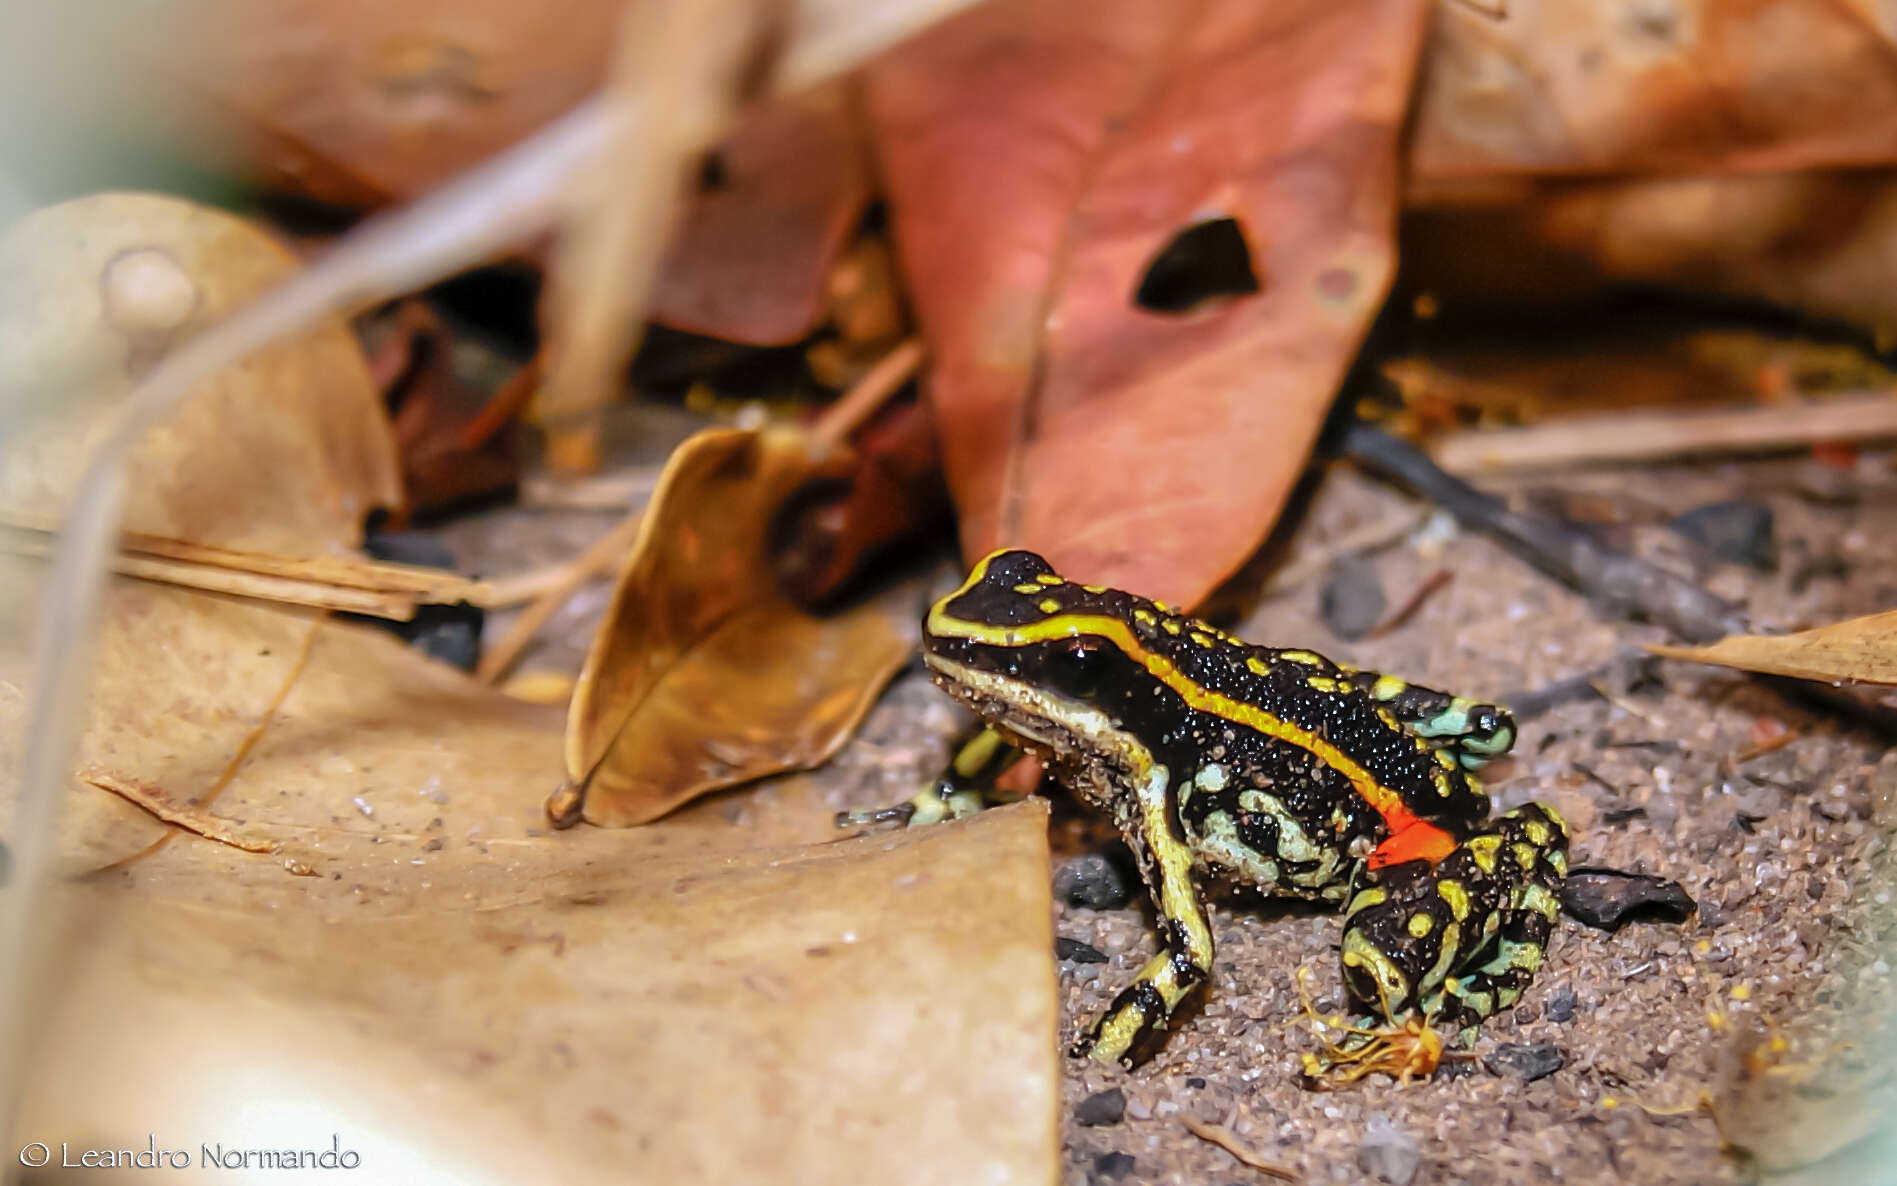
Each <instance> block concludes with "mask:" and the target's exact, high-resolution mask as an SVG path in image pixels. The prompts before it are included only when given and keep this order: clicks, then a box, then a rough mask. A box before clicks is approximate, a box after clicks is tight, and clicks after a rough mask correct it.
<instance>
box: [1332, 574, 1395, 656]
mask: <svg viewBox="0 0 1897 1186" xmlns="http://www.w3.org/2000/svg"><path fill="white" fill-rule="evenodd" d="M1387 604H1388V603H1387V602H1386V601H1385V600H1384V596H1383V581H1382V580H1381V579H1380V578H1379V577H1378V576H1377V568H1376V565H1374V564H1372V563H1370V562H1369V561H1368V560H1365V559H1363V558H1362V557H1358V556H1352V557H1348V558H1346V559H1343V560H1339V561H1338V562H1337V563H1336V564H1334V565H1332V566H1331V572H1330V576H1329V577H1327V578H1326V579H1325V581H1324V589H1323V592H1321V593H1319V594H1318V598H1317V608H1318V613H1320V614H1321V615H1323V618H1324V624H1325V625H1326V626H1329V627H1330V628H1331V633H1332V634H1335V635H1336V636H1337V637H1339V638H1341V639H1345V640H1346V641H1351V642H1354V641H1356V640H1357V639H1359V638H1362V637H1363V636H1364V635H1366V634H1368V633H1370V631H1371V630H1372V629H1374V628H1375V627H1376V624H1377V623H1378V622H1381V621H1382V620H1383V611H1384V609H1385V607H1386V605H1387Z"/></svg>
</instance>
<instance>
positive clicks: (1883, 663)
mask: <svg viewBox="0 0 1897 1186" xmlns="http://www.w3.org/2000/svg"><path fill="white" fill-rule="evenodd" d="M1647 649H1648V650H1649V651H1652V652H1653V653H1654V654H1656V655H1665V656H1666V657H1667V658H1669V659H1687V660H1691V661H1692V662H1695V663H1712V664H1715V665H1717V666H1720V667H1736V668H1738V669H1739V670H1741V671H1760V672H1765V673H1767V674H1770V675H1790V676H1796V677H1797V678H1799V679H1810V680H1822V681H1824V682H1826V683H1844V682H1847V681H1850V682H1858V683H1867V684H1897V610H1886V611H1884V612H1883V613H1881V614H1867V615H1866V616H1864V617H1862V618H1849V619H1847V620H1845V621H1842V622H1833V623H1832V624H1831V625H1829V626H1819V627H1817V628H1816V629H1812V630H1801V631H1799V632H1798V633H1797V634H1739V635H1734V636H1732V637H1730V638H1722V639H1720V640H1719V641H1718V642H1716V643H1713V644H1712V645H1711V646H1704V647H1674V646H1650V647H1648V648H1647Z"/></svg>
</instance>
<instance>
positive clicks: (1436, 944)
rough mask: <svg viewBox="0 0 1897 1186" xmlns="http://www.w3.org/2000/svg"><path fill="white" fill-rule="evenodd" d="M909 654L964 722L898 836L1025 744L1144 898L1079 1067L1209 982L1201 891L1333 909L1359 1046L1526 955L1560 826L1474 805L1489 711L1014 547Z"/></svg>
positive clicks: (1473, 1011)
mask: <svg viewBox="0 0 1897 1186" xmlns="http://www.w3.org/2000/svg"><path fill="white" fill-rule="evenodd" d="M923 658H924V659H925V661H926V663H927V665H928V668H929V671H930V674H931V676H932V677H933V679H934V681H935V683H936V684H937V685H938V686H940V687H941V688H942V689H943V690H944V691H945V692H947V693H948V694H949V695H950V696H951V697H952V698H954V699H955V700H957V701H959V702H960V703H962V704H963V705H965V706H966V707H968V708H969V709H972V710H973V712H974V713H975V715H976V717H977V718H978V719H979V721H980V723H981V729H980V732H978V733H977V734H976V736H975V738H974V740H973V741H972V742H971V743H970V744H969V745H968V746H966V747H964V749H963V750H962V752H961V753H959V754H957V755H956V757H955V759H954V760H953V761H952V762H951V766H950V770H949V772H948V773H947V774H946V775H945V776H944V777H943V778H942V779H941V780H940V781H939V782H937V783H936V784H935V785H934V786H933V787H931V788H930V789H929V790H926V791H924V792H923V793H922V794H921V795H919V796H917V797H916V799H915V800H913V801H912V802H911V803H910V804H908V805H904V808H902V809H893V810H901V811H903V813H904V814H905V815H906V817H907V819H908V822H909V823H910V824H912V825H915V824H920V823H929V822H935V821H938V820H941V819H944V818H948V817H951V816H956V815H964V814H967V813H968V812H970V811H972V810H977V809H979V807H980V806H982V805H983V804H982V803H981V802H980V800H981V799H982V797H983V787H984V786H986V785H987V784H989V783H991V782H992V780H993V778H994V777H995V776H996V775H997V774H998V773H999V772H1000V771H1001V770H1003V769H1005V768H1006V766H1007V765H1009V764H1010V762H1011V759H1012V758H1013V757H1017V756H1019V755H1020V754H1021V753H1022V752H1027V753H1033V754H1035V755H1036V756H1039V757H1040V758H1041V759H1042V760H1043V762H1044V764H1045V768H1046V769H1047V771H1048V772H1049V773H1050V774H1051V776H1052V777H1053V778H1054V780H1055V781H1057V782H1059V783H1061V784H1063V785H1065V786H1066V787H1067V788H1069V789H1070V790H1071V791H1073V792H1074V793H1075V794H1076V795H1077V796H1078V797H1079V798H1080V799H1082V800H1084V801H1086V802H1088V803H1090V804H1092V805H1093V806H1094V807H1096V808H1098V809H1100V810H1102V811H1103V812H1105V813H1106V814H1107V815H1108V816H1109V817H1110V818H1111V819H1112V821H1113V823H1114V824H1115V826H1116V827H1117V829H1118V830H1119V832H1120V834H1121V836H1122V837H1123V838H1124V839H1125V841H1126V844H1127V846H1128V847H1129V848H1130V849H1131V850H1132V853H1133V856H1134V860H1135V863H1136V864H1137V866H1138V868H1139V872H1140V875H1141V878H1142V880H1143V882H1144V884H1145V888H1146V890H1147V892H1148V893H1149V895H1150V896H1151V899H1152V902H1153V905H1154V908H1155V910H1156V912H1157V916H1158V931H1159V948H1160V949H1159V952H1158V954H1157V955H1155V956H1154V957H1152V959H1151V960H1150V961H1149V962H1147V963H1146V964H1145V966H1143V967H1142V968H1140V969H1139V971H1138V972H1137V973H1136V975H1135V976H1134V978H1133V980H1132V982H1131V983H1130V984H1128V985H1127V986H1126V987H1125V988H1124V989H1122V990H1121V991H1120V992H1119V993H1118V994H1117V995H1116V996H1115V997H1114V998H1113V1000H1112V1002H1111V1004H1109V1005H1108V1007H1107V1009H1106V1011H1105V1012H1104V1013H1102V1014H1101V1015H1100V1016H1099V1017H1098V1018H1097V1019H1096V1020H1095V1021H1093V1022H1092V1024H1091V1025H1089V1026H1087V1027H1086V1028H1085V1029H1084V1031H1083V1032H1082V1033H1081V1035H1080V1036H1079V1037H1078V1038H1077V1039H1076V1040H1075V1041H1074V1042H1073V1044H1072V1046H1071V1047H1070V1053H1072V1054H1073V1055H1075V1056H1076V1057H1091V1058H1094V1059H1097V1060H1100V1061H1103V1062H1108V1063H1120V1064H1122V1065H1126V1066H1132V1065H1134V1064H1135V1062H1136V1061H1137V1060H1138V1059H1139V1058H1140V1057H1141V1056H1142V1055H1143V1054H1145V1053H1149V1052H1151V1051H1152V1050H1153V1049H1155V1048H1156V1047H1157V1046H1159V1045H1161V1044H1163V1042H1164V1039H1165V1037H1166V1036H1167V1033H1168V1031H1169V1028H1170V1025H1171V1023H1172V1021H1173V1019H1174V1017H1175V1015H1176V1014H1178V1012H1179V1010H1180V1008H1181V1006H1182V1005H1183V1004H1184V1003H1185V1002H1186V1001H1187V1000H1188V999H1190V998H1191V997H1192V995H1193V994H1194V993H1195V992H1198V991H1201V990H1202V989H1203V987H1204V986H1205V985H1206V983H1207V981H1208V980H1209V979H1210V978H1211V974H1212V969H1213V934H1212V928H1211V924H1210V920H1209V916H1208V912H1207V905H1206V900H1205V896H1204V894H1203V892H1202V887H1203V886H1205V885H1220V886H1225V887H1230V888H1235V889H1244V890H1252V891H1257V892H1259V893H1262V894H1265V895H1268V896H1290V897H1297V898H1304V899H1309V900H1313V901H1317V902H1321V903H1327V904H1331V905H1333V906H1336V907H1341V909H1342V912H1343V924H1342V925H1343V931H1342V939H1341V943H1340V960H1341V964H1342V970H1343V980H1344V984H1345V987H1346V989H1347V994H1348V997H1349V999H1350V1000H1352V1001H1354V1002H1356V1003H1358V1004H1360V1005H1361V1006H1363V1008H1364V1011H1365V1014H1366V1016H1368V1017H1371V1018H1380V1019H1381V1022H1382V1025H1383V1028H1381V1029H1377V1030H1370V1029H1357V1030H1354V1031H1352V1032H1354V1033H1357V1034H1361V1035H1365V1036H1366V1037H1367V1038H1368V1039H1370V1040H1372V1041H1373V1043H1374V1044H1376V1045H1378V1046H1379V1048H1381V1047H1382V1046H1383V1045H1384V1044H1385V1043H1387V1042H1388V1040H1389V1038H1390V1036H1391V1035H1393V1034H1401V1033H1403V1032H1408V1033H1410V1034H1412V1035H1414V1034H1417V1033H1419V1032H1422V1031H1424V1030H1426V1029H1428V1027H1431V1026H1434V1025H1437V1024H1448V1025H1457V1026H1462V1027H1465V1028H1466V1029H1472V1028H1473V1027H1474V1026H1476V1025H1479V1024H1480V1022H1481V1021H1482V1020H1484V1019H1486V1018H1488V1017H1490V1016H1492V1015H1493V1014H1495V1013H1496V1012H1498V1011H1499V1010H1502V1009H1506V1008H1509V1007H1511V1006H1512V1005H1513V1004H1514V1003H1515V1002H1516V1001H1517V1000H1519V999H1520V997H1521V995H1522V994H1523V992H1524V991H1525V990H1526V989H1527V987H1528V986H1529V984H1530V982H1531V981H1532V979H1533V978H1534V976H1535V973H1536V972H1537V970H1538V969H1539V968H1540V966H1541V964H1542V962H1543V959H1544V956H1545V954H1546V950H1547V946H1548V943H1549V940H1550V938H1551V936H1552V934H1553V931H1554V925H1555V921H1556V918H1557V915H1558V913H1559V909H1560V906H1559V896H1558V895H1559V888H1560V884H1561V881H1562V878H1563V877H1564V876H1565V875H1566V872H1567V845H1568V839H1569V838H1568V828H1567V825H1566V823H1565V821H1564V820H1563V819H1562V818H1561V816H1560V815H1559V814H1558V813H1557V812H1556V811H1555V810H1554V808H1552V807H1550V806H1547V805H1545V804H1539V803H1529V804H1525V805H1523V806H1521V807H1518V808H1515V809H1514V810H1512V811H1509V812H1506V813H1504V814H1501V815H1499V816H1493V815H1492V812H1491V810H1490V803H1489V798H1488V795H1487V793H1486V791H1485V790H1484V789H1483V787H1482V784H1481V783H1480V781H1479V780H1478V778H1477V776H1476V772H1477V771H1478V770H1480V769H1481V768H1482V767H1483V766H1484V765H1486V764H1487V763H1488V762H1490V761H1492V760H1494V759H1496V758H1498V757H1501V756H1502V755H1504V754H1506V753H1507V752H1508V751H1509V749H1510V748H1511V747H1512V746H1513V744H1514V740H1515V736H1516V733H1517V729H1516V725H1515V722H1514V719H1513V717H1512V716H1511V715H1510V714H1509V713H1508V711H1507V710H1506V709H1505V708H1503V707H1502V706H1500V705H1498V704H1495V703H1491V702H1487V701H1483V700H1478V699H1475V698H1470V697H1464V696H1459V695H1455V694H1452V693H1448V692H1442V691H1438V690H1436V689H1433V688H1429V687H1425V686H1422V685H1418V684H1412V683H1410V682H1408V681H1407V680H1404V679H1401V678H1398V677H1395V676H1391V675H1387V674H1382V673H1378V672H1373V671H1364V670H1358V669H1356V668H1354V667H1351V666H1349V665H1347V664H1343V663H1337V662H1333V661H1331V660H1330V659H1327V658H1324V657H1323V656H1322V655H1319V654H1318V653H1317V652H1315V651H1311V650H1306V649H1301V648H1277V647H1267V646H1260V645H1255V644H1252V643H1248V642H1245V641H1243V640H1241V639H1239V638H1237V637H1234V636H1233V635H1231V634H1229V633H1227V632H1225V631H1224V630H1222V629H1220V628H1218V627H1216V626H1213V625H1211V624H1209V623H1207V622H1204V621H1200V620H1198V619H1195V618H1192V617H1189V616H1187V615H1186V614H1184V613H1182V612H1180V611H1179V610H1177V609H1175V608H1174V607H1172V606H1169V605H1167V604H1166V603H1164V602H1162V601H1156V600H1151V599H1148V598H1145V597H1141V596H1138V595H1136V594H1132V593H1128V592H1124V591H1121V590H1117V589H1111V588H1108V587H1106V586H1103V585H1093V584H1081V583H1076V582H1073V581H1069V580H1067V579H1066V578H1064V577H1063V576H1061V575H1060V574H1059V573H1057V572H1056V571H1055V570H1054V568H1053V567H1052V566H1051V565H1050V564H1049V563H1048V562H1047V561H1046V560H1045V559H1044V558H1042V557H1041V556H1040V555H1038V554H1036V553H1034V552H1031V551H1026V550H1021V549H1003V550H1000V551H996V552H994V553H992V554H991V555H989V556H987V557H985V558H984V559H982V560H981V561H979V562H978V563H977V564H975V566H974V567H973V569H972V570H971V571H970V572H969V574H968V576H967V579H966V580H965V581H963V582H962V584H961V585H960V586H959V587H957V588H956V589H955V590H954V591H952V592H950V593H949V594H947V595H946V596H944V597H942V598H941V599H940V600H938V601H936V602H935V603H934V604H933V606H932V607H931V608H930V609H929V611H928V613H927V616H926V618H925V620H924V623H923ZM868 814H874V815H876V816H878V817H880V818H887V816H888V814H889V812H888V811H885V812H882V813H868ZM859 822H861V821H859ZM1299 983H1300V988H1302V980H1301V979H1300V982H1299ZM1306 1007H1307V1010H1308V1009H1309V1005H1308V1002H1307V1006H1306ZM1421 1045H1422V1047H1427V1046H1428V1043H1422V1044H1421ZM1409 1048H1411V1049H1415V1048H1418V1044H1416V1043H1411V1044H1410V1045H1409ZM1433 1049H1435V1050H1437V1051H1439V1050H1440V1040H1439V1039H1438V1040H1437V1042H1436V1045H1435V1046H1434V1048H1433ZM1359 1053H1361V1050H1360V1051H1359ZM1350 1057H1351V1056H1349V1055H1347V1054H1346V1055H1343V1056H1342V1057H1341V1059H1340V1060H1339V1061H1342V1062H1348V1061H1349V1058H1350ZM1404 1057H1405V1058H1406V1059H1412V1061H1408V1062H1404V1063H1403V1066H1404V1070H1405V1076H1404V1077H1408V1071H1409V1070H1410V1069H1422V1070H1425V1071H1426V1070H1429V1069H1433V1065H1434V1056H1433V1055H1432V1056H1431V1057H1430V1058H1429V1059H1428V1061H1427V1063H1424V1064H1421V1065H1420V1067H1419V1064H1417V1063H1416V1062H1415V1061H1413V1059H1414V1057H1415V1056H1413V1055H1405V1056H1404ZM1306 1065H1307V1072H1309V1073H1315V1072H1314V1071H1313V1070H1312V1064H1311V1063H1310V1061H1309V1059H1308V1058H1307V1064H1306ZM1366 1066H1367V1064H1366ZM1363 1069H1366V1068H1365V1067H1359V1068H1358V1070H1357V1072H1355V1073H1360V1072H1361V1071H1362V1070H1363Z"/></svg>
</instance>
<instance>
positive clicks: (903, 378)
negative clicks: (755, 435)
mask: <svg viewBox="0 0 1897 1186" xmlns="http://www.w3.org/2000/svg"><path fill="white" fill-rule="evenodd" d="M922 355H923V346H922V339H921V338H909V339H906V340H905V341H903V342H902V343H901V344H900V345H898V346H897V347H895V349H893V350H891V351H890V352H889V353H888V354H885V355H883V356H882V357H881V358H880V359H878V360H877V361H876V365H875V366H873V367H871V368H870V369H869V371H868V373H867V374H865V375H864V376H863V377H862V378H861V379H858V380H857V381H856V384H855V385H854V386H853V387H851V388H850V389H849V390H848V391H846V392H844V393H843V396H842V397H841V398H840V399H838V400H837V401H836V402H835V403H833V404H831V405H830V406H829V407H827V408H825V409H824V411H823V415H822V416H820V417H818V419H817V422H816V423H815V424H813V425H811V426H810V437H811V440H812V442H813V443H814V445H815V447H816V448H817V449H819V450H821V449H823V448H825V447H828V446H834V445H836V444H838V443H840V442H842V441H843V440H845V439H847V438H848V437H849V435H850V434H851V433H852V432H855V431H856V430H857V428H858V427H860V426H861V425H862V423H863V422H864V421H865V420H868V419H869V418H870V417H871V416H873V415H875V414H876V411H877V409H879V408H881V407H882V406H883V405H884V404H885V403H887V402H889V397H890V396H892V395H894V394H896V392H897V391H899V390H901V389H902V385H903V384H904V383H907V382H908V381H909V380H911V379H913V378H915V374H916V371H917V370H918V369H919V368H920V367H921V366H922Z"/></svg>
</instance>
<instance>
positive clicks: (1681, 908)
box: [1561, 868, 1698, 931]
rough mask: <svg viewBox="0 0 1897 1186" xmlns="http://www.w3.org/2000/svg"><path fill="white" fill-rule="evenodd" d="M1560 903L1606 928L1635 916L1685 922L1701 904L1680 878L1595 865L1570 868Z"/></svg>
mask: <svg viewBox="0 0 1897 1186" xmlns="http://www.w3.org/2000/svg"><path fill="white" fill-rule="evenodd" d="M1561 905H1562V906H1563V907H1564V908H1566V910H1567V912H1568V913H1569V914H1571V915H1573V916H1574V917H1575V918H1576V919H1578V920H1580V921H1581V922H1584V923H1586V924H1587V925H1588V926H1591V927H1599V928H1601V929H1602V930H1606V931H1612V930H1617V929H1618V928H1619V927H1620V926H1621V924H1623V923H1626V922H1628V921H1630V920H1632V919H1635V918H1657V919H1660V920H1661V921H1664V922H1673V923H1682V922H1685V921H1686V920H1687V919H1688V918H1691V917H1692V915H1693V911H1694V910H1695V909H1697V908H1698V907H1697V904H1696V903H1695V902H1694V901H1693V899H1692V896H1691V895H1689V894H1688V893H1687V892H1686V890H1685V889H1684V888H1683V887H1682V886H1681V885H1680V883H1679V882H1677V881H1670V880H1668V879H1667V878H1664V877H1650V876H1648V875H1646V874H1644V873H1623V872H1621V871H1620V870H1618V869H1595V868H1578V869H1574V870H1572V871H1570V872H1569V874H1568V877H1567V880H1565V881H1563V882H1562V883H1561Z"/></svg>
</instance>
